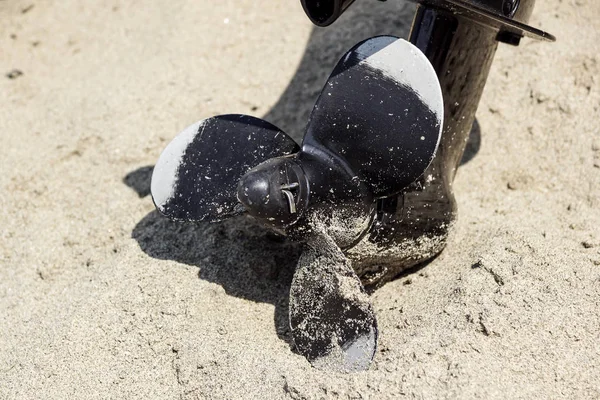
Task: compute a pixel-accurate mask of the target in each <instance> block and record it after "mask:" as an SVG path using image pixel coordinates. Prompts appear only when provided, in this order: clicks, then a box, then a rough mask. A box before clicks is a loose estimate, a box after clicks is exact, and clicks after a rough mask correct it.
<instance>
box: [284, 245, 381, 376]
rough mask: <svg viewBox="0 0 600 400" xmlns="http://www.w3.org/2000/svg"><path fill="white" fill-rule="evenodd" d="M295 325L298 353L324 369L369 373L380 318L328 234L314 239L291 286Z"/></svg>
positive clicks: (299, 263)
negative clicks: (366, 371) (367, 370)
mask: <svg viewBox="0 0 600 400" xmlns="http://www.w3.org/2000/svg"><path fill="white" fill-rule="evenodd" d="M290 327H291V331H292V337H293V340H294V343H295V345H296V348H297V349H298V351H299V352H300V353H301V354H302V355H303V356H305V357H306V358H307V359H308V360H309V361H310V362H311V364H312V365H313V366H314V367H316V368H319V369H322V370H333V371H339V372H353V371H364V370H366V369H368V368H369V365H370V363H371V360H372V359H373V356H374V355H375V350H376V347H377V321H376V320H375V313H374V311H373V307H372V306H371V303H370V301H369V296H368V295H367V294H366V293H365V291H364V289H363V286H362V284H361V282H360V280H359V279H358V277H357V276H356V273H355V272H354V270H353V269H352V266H351V265H350V261H349V260H348V259H347V258H346V257H345V256H344V254H343V253H342V251H341V250H340V249H339V247H338V246H337V245H336V244H335V243H334V242H333V240H332V239H331V238H330V237H329V236H327V235H326V234H323V233H320V234H318V235H315V236H314V237H312V238H311V240H310V241H309V242H308V248H307V249H306V250H305V251H304V253H303V254H302V256H301V257H300V260H299V261H298V267H297V269H296V273H295V274H294V279H293V281H292V286H291V288H290Z"/></svg>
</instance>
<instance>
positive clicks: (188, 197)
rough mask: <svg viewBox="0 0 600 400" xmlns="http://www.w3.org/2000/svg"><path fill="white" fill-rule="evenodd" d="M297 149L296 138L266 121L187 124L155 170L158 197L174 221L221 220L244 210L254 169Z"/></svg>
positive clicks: (230, 118)
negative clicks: (242, 194)
mask: <svg viewBox="0 0 600 400" xmlns="http://www.w3.org/2000/svg"><path fill="white" fill-rule="evenodd" d="M296 151H298V145H297V144H296V142H294V140H293V139H291V138H290V137H289V136H287V135H286V134H285V133H283V132H282V131H281V130H280V129H278V128H277V127H275V126H274V125H272V124H270V123H268V122H266V121H263V120H261V119H258V118H254V117H250V116H247V115H233V114H232V115H221V116H218V117H213V118H208V119H205V120H202V121H199V122H197V123H195V124H193V125H191V126H189V127H188V128H186V129H185V130H184V131H183V132H181V133H180V134H179V135H178V136H177V137H175V139H173V141H172V142H171V143H169V145H168V146H167V147H166V148H165V150H164V151H163V152H162V154H161V155H160V158H159V160H158V162H157V163H156V166H155V167H154V172H153V174H152V183H151V192H152V199H153V200H154V204H155V205H156V208H157V209H158V210H159V211H160V212H161V213H162V214H163V215H165V216H167V217H169V218H171V219H174V220H184V221H211V222H212V221H220V220H222V219H225V218H227V217H230V216H233V215H236V214H239V213H241V212H243V211H244V208H243V207H242V206H241V204H239V202H238V200H237V197H236V193H237V185H238V181H239V180H240V178H241V177H242V176H243V175H244V174H245V173H246V172H247V171H248V170H249V169H251V168H252V167H255V166H256V165H258V164H260V163H262V162H264V161H266V160H268V159H270V158H273V157H279V156H284V155H288V154H291V153H293V152H296Z"/></svg>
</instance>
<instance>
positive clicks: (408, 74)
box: [151, 36, 444, 371]
mask: <svg viewBox="0 0 600 400" xmlns="http://www.w3.org/2000/svg"><path fill="white" fill-rule="evenodd" d="M443 112H444V106H443V100H442V92H441V88H440V84H439V81H438V78H437V76H436V73H435V71H434V69H433V67H432V65H431V64H430V62H429V60H428V59H427V58H426V57H425V55H424V54H423V53H422V52H421V51H420V50H419V49H417V48H416V47H415V46H414V45H412V44H410V43H409V42H407V41H405V40H402V39H398V38H396V37H392V36H379V37H374V38H371V39H367V40H365V41H363V42H361V43H359V44H357V45H356V46H354V47H353V48H352V49H351V50H350V51H348V52H347V53H346V54H345V55H344V56H343V57H342V58H341V60H340V61H339V62H338V64H337V66H336V67H335V69H334V70H333V73H332V74H331V76H330V77H329V79H328V80H327V83H326V84H325V87H324V88H323V91H322V92H321V94H320V96H319V98H318V100H317V102H316V104H315V106H314V109H313V111H312V114H311V115H310V118H309V121H308V125H307V128H306V133H305V136H304V139H303V142H302V144H301V146H298V145H297V144H296V143H295V142H294V140H293V139H291V138H290V137H289V136H288V135H286V134H285V133H284V132H283V131H282V130H280V129H279V128H277V127H275V126H274V125H272V124H270V123H268V122H266V121H263V120H261V119H258V118H254V117H251V116H247V115H221V116H217V117H212V118H208V119H205V120H202V121H200V122H197V123H195V124H193V125H191V126H190V127H188V128H187V129H185V130H184V131H183V132H181V133H180V134H179V135H178V136H177V137H176V138H175V139H174V140H173V141H172V142H171V143H170V144H169V145H168V146H167V147H166V148H165V150H164V151H163V153H162V154H161V156H160V158H159V160H158V162H157V164H156V167H155V168H154V172H153V175H152V183H151V192H152V198H153V200H154V203H155V205H156V208H157V209H158V210H159V212H160V213H161V214H163V215H165V216H166V217H168V218H171V219H174V220H179V221H190V222H198V221H207V222H215V221H220V220H223V219H225V218H229V217H232V216H235V215H238V214H242V213H247V214H249V215H250V216H252V217H254V218H256V219H257V220H259V221H261V222H262V223H263V224H265V225H266V226H268V227H270V228H272V229H273V230H275V231H277V232H280V233H282V234H285V235H288V236H289V237H290V238H291V239H292V240H299V241H303V242H305V243H306V248H305V250H304V253H303V254H302V256H301V257H300V260H299V262H298V266H297V269H296V272H295V274H294V278H293V282H292V286H291V289H290V326H291V332H292V337H293V340H294V344H295V346H296V348H297V350H298V351H299V352H300V353H301V354H302V355H304V356H305V357H306V358H307V359H308V360H309V361H310V362H311V363H312V364H313V365H314V366H317V367H319V368H325V369H328V370H338V371H358V370H365V369H367V368H368V366H369V364H370V362H371V360H372V358H373V356H374V354H375V349H376V343H377V322H376V318H375V313H374V310H373V306H372V305H371V303H370V301H369V297H368V295H367V294H366V293H365V291H364V288H363V286H362V284H361V282H360V280H359V278H358V276H357V275H356V273H355V271H354V270H353V268H352V265H351V262H350V261H349V260H348V259H347V258H346V257H345V255H344V252H343V251H344V250H345V249H349V248H351V247H352V246H354V245H355V244H356V243H357V241H358V240H360V239H361V238H362V236H363V235H364V234H365V233H366V232H367V231H368V229H369V227H370V225H371V224H372V222H373V220H374V218H376V214H377V213H376V200H378V199H381V198H385V197H390V196H394V195H397V194H398V193H400V192H402V191H403V190H404V189H405V188H406V187H407V186H408V185H410V184H411V183H412V182H414V181H415V180H416V179H417V178H418V177H419V176H421V175H422V174H423V172H424V171H425V169H426V168H427V167H428V165H429V164H430V162H431V161H432V159H433V157H434V155H435V153H436V150H437V147H438V143H439V140H440V136H441V132H442V126H443Z"/></svg>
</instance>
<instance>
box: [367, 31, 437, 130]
mask: <svg viewBox="0 0 600 400" xmlns="http://www.w3.org/2000/svg"><path fill="white" fill-rule="evenodd" d="M356 53H358V56H359V58H360V59H361V60H362V61H361V63H365V64H367V65H368V66H369V67H371V68H373V69H376V70H379V71H381V73H383V74H384V75H385V76H387V77H389V78H391V79H393V80H394V81H396V82H398V83H400V84H401V85H404V86H407V87H409V88H411V89H412V90H414V91H415V92H416V93H417V95H418V96H419V97H420V98H421V99H422V100H423V102H424V103H425V104H427V106H428V107H429V109H430V110H431V111H433V112H434V113H435V114H436V116H437V117H438V122H439V123H440V125H441V122H442V121H443V119H444V99H443V97H442V89H441V87H440V83H439V80H438V78H437V74H436V72H435V69H434V68H433V65H431V63H430V62H429V60H428V59H427V57H426V56H425V54H423V52H422V51H421V50H419V48H418V47H416V46H415V45H414V44H412V43H410V42H407V41H406V40H404V39H398V38H395V37H393V36H379V37H374V38H372V39H369V40H367V41H366V42H364V43H363V44H362V45H360V46H359V47H358V48H357V49H356ZM440 130H441V127H440Z"/></svg>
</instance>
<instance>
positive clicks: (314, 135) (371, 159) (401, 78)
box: [302, 36, 444, 197]
mask: <svg viewBox="0 0 600 400" xmlns="http://www.w3.org/2000/svg"><path fill="white" fill-rule="evenodd" d="M443 117H444V104H443V99H442V91H441V88H440V84H439V81H438V79H437V75H436V73H435V70H434V69H433V66H432V65H431V63H430V62H429V60H428V59H427V57H425V55H424V54H423V53H422V52H421V51H420V50H419V49H418V48H416V47H415V46H414V45H413V44H411V43H409V42H407V41H405V40H402V39H398V38H395V37H392V36H379V37H374V38H371V39H368V40H365V41H363V42H361V43H359V44H357V45H356V46H354V47H353V48H352V49H351V50H350V51H349V52H348V53H346V55H345V56H344V57H343V58H342V59H341V60H340V62H339V63H338V65H337V66H336V67H335V69H334V70H333V73H332V74H331V76H330V77H329V80H328V81H327V83H326V84H325V88H324V89H323V91H322V92H321V95H320V96H319V99H318V100H317V104H316V105H315V108H314V110H313V112H312V114H311V116H310V119H309V123H308V129H307V131H306V135H305V137H304V141H303V143H302V151H303V152H306V153H311V154H314V153H323V152H327V153H329V154H331V155H332V156H334V157H337V158H339V159H341V160H342V161H343V162H344V163H345V164H346V165H347V166H348V168H350V169H351V170H352V171H354V173H355V174H356V175H357V176H358V177H359V178H360V179H361V180H363V181H364V182H365V184H366V185H367V186H368V188H369V189H370V191H371V193H372V194H373V195H374V196H375V197H388V196H391V195H393V194H397V193H398V192H400V191H401V190H402V189H404V188H405V187H407V186H408V185H409V184H411V183H412V182H413V181H415V180H416V179H417V178H418V177H419V176H420V175H421V174H422V173H423V171H425V169H426V168H427V167H428V166H429V164H430V163H431V161H432V160H433V156H434V155H435V152H436V149H437V146H438V143H439V139H440V135H441V132H442V121H443Z"/></svg>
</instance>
